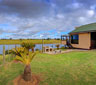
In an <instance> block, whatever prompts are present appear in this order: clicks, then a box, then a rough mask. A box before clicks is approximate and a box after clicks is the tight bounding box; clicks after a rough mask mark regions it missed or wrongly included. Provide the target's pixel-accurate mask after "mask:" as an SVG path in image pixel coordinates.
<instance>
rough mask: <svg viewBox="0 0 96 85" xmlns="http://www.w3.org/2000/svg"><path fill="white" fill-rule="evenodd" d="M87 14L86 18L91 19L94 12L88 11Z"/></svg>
mask: <svg viewBox="0 0 96 85" xmlns="http://www.w3.org/2000/svg"><path fill="white" fill-rule="evenodd" d="M87 14H88V15H87V16H88V17H92V16H93V15H94V14H95V12H94V10H88V11H87Z"/></svg>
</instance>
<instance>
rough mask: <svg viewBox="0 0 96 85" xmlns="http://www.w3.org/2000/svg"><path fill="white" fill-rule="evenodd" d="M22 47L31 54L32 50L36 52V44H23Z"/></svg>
mask: <svg viewBox="0 0 96 85" xmlns="http://www.w3.org/2000/svg"><path fill="white" fill-rule="evenodd" d="M21 46H22V47H25V48H26V50H27V51H28V52H29V50H30V49H32V52H34V47H35V44H32V43H22V44H21Z"/></svg>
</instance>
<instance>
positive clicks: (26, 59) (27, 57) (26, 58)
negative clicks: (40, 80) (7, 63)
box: [13, 48, 36, 81]
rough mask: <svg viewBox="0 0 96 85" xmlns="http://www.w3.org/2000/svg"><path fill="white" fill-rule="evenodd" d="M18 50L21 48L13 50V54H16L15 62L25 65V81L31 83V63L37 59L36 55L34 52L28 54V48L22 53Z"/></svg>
mask: <svg viewBox="0 0 96 85" xmlns="http://www.w3.org/2000/svg"><path fill="white" fill-rule="evenodd" d="M18 49H19V48H17V49H14V50H13V52H14V53H15V54H16V57H15V60H17V61H20V62H22V63H23V64H25V68H24V73H23V79H24V80H25V81H30V80H31V79H32V73H31V67H30V63H31V61H32V60H33V58H34V57H35V55H36V53H32V52H29V53H27V50H26V48H24V49H22V50H21V51H20V49H21V48H20V49H19V50H18ZM18 54H19V55H18Z"/></svg>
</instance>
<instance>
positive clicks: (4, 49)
mask: <svg viewBox="0 0 96 85" xmlns="http://www.w3.org/2000/svg"><path fill="white" fill-rule="evenodd" d="M4 64H5V46H4V45H3V65H4Z"/></svg>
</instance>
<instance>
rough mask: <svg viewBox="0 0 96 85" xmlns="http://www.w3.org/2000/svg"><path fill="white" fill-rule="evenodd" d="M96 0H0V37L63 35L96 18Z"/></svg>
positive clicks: (58, 36) (57, 36)
mask: <svg viewBox="0 0 96 85" xmlns="http://www.w3.org/2000/svg"><path fill="white" fill-rule="evenodd" d="M95 3H96V0H0V38H6V39H9V38H14V39H19V38H24V39H26V38H32V39H34V38H36V39H37V38H60V36H61V35H62V34H68V32H70V31H72V30H73V29H75V27H78V26H81V25H84V24H89V23H94V22H96V4H95Z"/></svg>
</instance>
